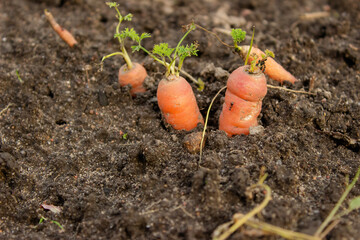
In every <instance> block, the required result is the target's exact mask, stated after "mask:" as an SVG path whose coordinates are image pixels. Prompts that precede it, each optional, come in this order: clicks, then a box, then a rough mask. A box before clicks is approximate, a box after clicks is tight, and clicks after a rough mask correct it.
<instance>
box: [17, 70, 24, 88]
mask: <svg viewBox="0 0 360 240" xmlns="http://www.w3.org/2000/svg"><path fill="white" fill-rule="evenodd" d="M15 74H16V76H17V78H18V80H19V82H20V83H21V84H23V83H24V81H23V80H22V79H21V77H20V73H19V70H18V69H16V70H15Z"/></svg>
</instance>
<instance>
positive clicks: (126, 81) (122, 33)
mask: <svg viewBox="0 0 360 240" xmlns="http://www.w3.org/2000/svg"><path fill="white" fill-rule="evenodd" d="M106 4H107V5H108V6H109V7H110V8H114V9H115V11H116V13H117V15H116V17H117V19H118V24H117V26H116V30H115V34H114V38H116V39H117V40H118V41H119V45H120V51H119V52H113V53H111V54H108V55H106V56H104V57H103V58H102V60H101V69H102V65H103V62H104V60H105V59H107V58H109V57H112V56H116V55H119V56H121V57H122V58H123V59H124V60H125V63H126V64H125V65H123V66H122V67H121V68H120V70H119V83H120V85H121V86H126V85H131V87H132V89H131V91H130V92H131V94H132V95H133V96H134V95H135V94H136V93H139V92H145V91H146V90H145V88H144V87H143V82H144V80H145V78H146V77H147V72H146V70H145V68H144V67H143V66H142V65H141V64H139V63H136V62H132V61H131V59H130V56H129V54H128V52H127V50H126V48H125V44H126V40H127V39H131V40H132V41H136V42H139V41H141V40H142V39H144V38H149V37H151V36H150V34H149V33H142V34H141V35H139V34H138V33H136V31H135V30H134V29H133V28H131V29H129V28H125V29H123V30H120V27H121V23H122V22H123V21H128V22H130V21H131V20H132V17H133V15H132V14H131V13H129V14H127V15H125V16H123V15H121V13H120V11H119V8H118V7H119V4H117V3H116V2H107V3H106Z"/></svg>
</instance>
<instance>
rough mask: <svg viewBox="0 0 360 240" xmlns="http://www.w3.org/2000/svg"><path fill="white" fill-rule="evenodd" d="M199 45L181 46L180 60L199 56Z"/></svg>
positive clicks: (179, 49) (179, 51) (179, 50)
mask: <svg viewBox="0 0 360 240" xmlns="http://www.w3.org/2000/svg"><path fill="white" fill-rule="evenodd" d="M198 46H199V44H197V43H192V44H191V45H190V46H189V45H186V46H179V48H178V54H179V58H180V59H185V58H186V57H191V56H197V52H198V51H199V50H198V49H197V48H198Z"/></svg>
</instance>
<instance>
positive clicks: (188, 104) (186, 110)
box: [132, 25, 204, 131]
mask: <svg viewBox="0 0 360 240" xmlns="http://www.w3.org/2000/svg"><path fill="white" fill-rule="evenodd" d="M187 27H188V30H187V32H186V33H185V34H184V36H183V37H182V38H181V40H180V41H179V42H178V44H177V46H176V48H170V47H169V45H168V44H167V43H160V44H155V45H154V47H153V50H152V51H151V52H149V51H148V50H147V49H146V48H144V47H143V46H142V45H141V38H140V39H138V41H137V42H138V45H137V46H133V47H132V48H133V50H135V51H139V50H143V51H144V52H146V53H147V54H149V56H150V57H152V58H153V59H154V60H155V61H157V62H159V63H160V64H162V65H163V66H165V68H166V73H165V78H164V79H162V80H161V81H160V83H159V85H158V89H157V99H158V105H159V108H160V110H161V113H162V115H163V117H164V118H165V121H166V122H167V123H169V124H170V125H171V126H172V127H173V128H174V129H176V130H186V131H189V130H192V129H194V128H195V127H196V126H197V124H198V123H202V124H203V123H204V119H203V117H202V115H201V114H200V110H199V107H198V105H197V102H196V98H195V95H194V92H193V90H192V88H191V86H190V84H189V83H188V82H187V81H186V80H185V79H184V78H183V77H180V71H181V68H182V66H183V62H184V60H185V58H186V57H190V56H197V51H198V50H197V47H198V44H197V43H192V44H191V45H186V46H183V45H181V43H182V41H183V40H184V39H185V37H186V36H187V35H188V34H189V33H190V31H192V30H194V29H195V26H194V25H190V26H187ZM166 60H168V61H169V62H167V61H166ZM176 63H177V67H176V66H175V65H176Z"/></svg>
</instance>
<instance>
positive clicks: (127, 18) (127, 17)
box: [124, 13, 133, 22]
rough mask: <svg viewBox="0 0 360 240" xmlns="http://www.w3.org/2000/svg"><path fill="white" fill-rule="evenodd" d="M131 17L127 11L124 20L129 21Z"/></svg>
mask: <svg viewBox="0 0 360 240" xmlns="http://www.w3.org/2000/svg"><path fill="white" fill-rule="evenodd" d="M132 17H133V15H132V14H131V13H129V14H128V15H126V16H125V17H124V20H125V21H129V22H130V21H131V20H132Z"/></svg>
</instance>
